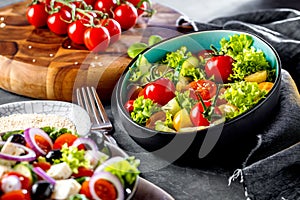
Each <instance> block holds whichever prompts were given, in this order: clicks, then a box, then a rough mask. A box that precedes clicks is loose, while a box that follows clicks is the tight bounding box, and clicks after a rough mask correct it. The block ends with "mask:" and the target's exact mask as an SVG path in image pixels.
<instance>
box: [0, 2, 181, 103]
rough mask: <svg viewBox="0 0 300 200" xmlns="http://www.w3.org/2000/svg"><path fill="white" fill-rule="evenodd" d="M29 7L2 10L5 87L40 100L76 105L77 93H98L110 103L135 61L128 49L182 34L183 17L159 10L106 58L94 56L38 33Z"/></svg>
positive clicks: (0, 69) (0, 83) (0, 65)
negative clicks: (84, 89) (85, 89)
mask: <svg viewBox="0 0 300 200" xmlns="http://www.w3.org/2000/svg"><path fill="white" fill-rule="evenodd" d="M27 4H28V1H25V2H21V3H17V4H13V5H10V6H8V7H4V8H1V9H0V87H1V88H2V89H4V90H7V91H10V92H13V93H16V94H19V95H23V96H27V97H32V98H37V99H53V100H63V101H72V98H73V90H74V88H76V87H78V86H81V85H87V84H88V85H93V86H95V87H97V92H98V93H99V95H100V98H101V99H102V100H104V101H108V100H110V97H111V93H112V91H113V89H114V86H115V84H116V82H117V81H118V79H119V77H120V76H121V74H122V73H123V71H124V70H125V68H126V67H127V65H128V64H129V62H130V61H131V59H130V58H129V57H128V56H127V53H126V51H127V49H128V47H129V46H130V45H131V44H133V43H135V42H140V41H147V40H148V37H149V36H150V35H152V34H158V35H160V36H162V37H163V38H168V37H172V36H175V35H178V34H180V33H179V32H178V31H177V28H176V20H177V19H178V17H179V16H181V13H179V12H177V11H175V10H173V9H171V8H169V7H166V6H163V5H160V4H154V5H153V6H154V9H155V10H156V13H155V14H154V16H152V17H151V18H145V17H140V18H139V20H138V23H137V25H136V26H135V27H134V28H132V29H130V30H128V31H126V32H123V33H122V36H121V39H120V41H118V42H117V43H115V44H113V45H112V46H110V47H109V48H108V49H107V51H106V52H105V53H102V54H94V53H91V52H90V51H88V50H87V49H86V48H85V47H84V46H78V45H74V44H72V42H71V41H70V40H69V39H68V37H67V36H58V35H55V34H54V33H52V32H50V31H49V30H48V29H47V28H40V29H35V28H34V27H33V26H31V25H30V24H29V23H28V22H27V20H26V17H25V12H26V5H27Z"/></svg>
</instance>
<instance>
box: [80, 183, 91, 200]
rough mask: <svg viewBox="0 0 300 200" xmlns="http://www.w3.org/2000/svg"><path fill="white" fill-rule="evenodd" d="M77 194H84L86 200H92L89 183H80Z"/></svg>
mask: <svg viewBox="0 0 300 200" xmlns="http://www.w3.org/2000/svg"><path fill="white" fill-rule="evenodd" d="M79 193H80V194H84V195H85V196H86V198H88V199H93V197H92V194H91V192H90V187H89V181H84V182H83V183H82V185H81V188H80V191H79Z"/></svg>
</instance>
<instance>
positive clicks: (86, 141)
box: [72, 137, 98, 151]
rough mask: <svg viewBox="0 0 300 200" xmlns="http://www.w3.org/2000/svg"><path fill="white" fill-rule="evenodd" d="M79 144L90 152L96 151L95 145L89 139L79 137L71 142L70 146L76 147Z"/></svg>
mask: <svg viewBox="0 0 300 200" xmlns="http://www.w3.org/2000/svg"><path fill="white" fill-rule="evenodd" d="M81 144H83V145H85V146H88V147H89V148H90V149H91V150H92V151H98V147H97V144H96V143H95V142H94V140H92V139H90V138H83V137H79V138H77V139H76V140H75V141H74V142H73V144H72V146H75V147H78V146H79V145H81Z"/></svg>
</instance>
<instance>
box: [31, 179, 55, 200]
mask: <svg viewBox="0 0 300 200" xmlns="http://www.w3.org/2000/svg"><path fill="white" fill-rule="evenodd" d="M53 190H54V185H52V184H51V183H49V182H47V181H44V180H41V181H37V182H36V183H35V184H33V186H32V189H31V198H32V199H45V200H48V199H51V195H52V193H53Z"/></svg>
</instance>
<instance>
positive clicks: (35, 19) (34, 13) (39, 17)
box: [26, 3, 48, 28]
mask: <svg viewBox="0 0 300 200" xmlns="http://www.w3.org/2000/svg"><path fill="white" fill-rule="evenodd" d="M26 17H27V20H28V22H29V23H30V24H31V25H33V26H35V27H37V28H38V27H43V26H46V25H47V19H48V13H47V12H46V5H45V3H38V4H34V5H31V6H29V7H28V8H27V11H26Z"/></svg>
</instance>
